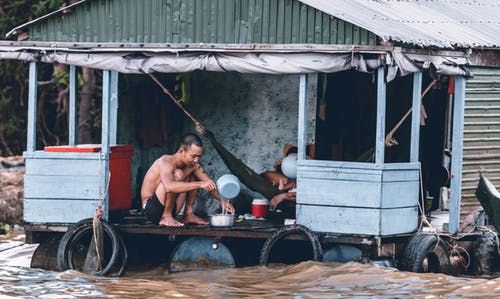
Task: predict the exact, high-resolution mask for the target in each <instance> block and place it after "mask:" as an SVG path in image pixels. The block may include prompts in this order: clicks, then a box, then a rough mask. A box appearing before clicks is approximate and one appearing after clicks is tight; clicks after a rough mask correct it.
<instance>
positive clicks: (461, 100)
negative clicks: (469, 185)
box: [449, 76, 465, 234]
mask: <svg viewBox="0 0 500 299" xmlns="http://www.w3.org/2000/svg"><path fill="white" fill-rule="evenodd" d="M464 109H465V78H464V77H459V76H456V77H455V96H454V103H453V136H452V155H451V184H450V187H451V202H450V223H449V233H450V234H456V233H458V229H459V227H460V205H461V196H462V161H463V139H464Z"/></svg>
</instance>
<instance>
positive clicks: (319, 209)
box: [297, 204, 380, 235]
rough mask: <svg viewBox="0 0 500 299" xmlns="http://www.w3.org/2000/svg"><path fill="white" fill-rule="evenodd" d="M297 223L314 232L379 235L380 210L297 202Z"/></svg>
mask: <svg viewBox="0 0 500 299" xmlns="http://www.w3.org/2000/svg"><path fill="white" fill-rule="evenodd" d="M297 224H300V225H304V226H305V227H307V228H309V229H310V230H312V231H315V232H325V233H341V234H359V235H379V234H380V210H379V209H363V208H346V207H324V206H312V205H302V204H297Z"/></svg>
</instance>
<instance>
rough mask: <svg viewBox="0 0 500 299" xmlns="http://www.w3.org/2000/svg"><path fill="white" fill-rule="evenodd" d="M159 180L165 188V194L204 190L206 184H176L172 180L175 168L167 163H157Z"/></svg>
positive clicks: (162, 161)
mask: <svg viewBox="0 0 500 299" xmlns="http://www.w3.org/2000/svg"><path fill="white" fill-rule="evenodd" d="M159 162H160V163H159V167H160V180H161V183H162V184H163V188H165V192H169V193H184V192H189V191H191V190H196V189H200V188H204V189H205V188H206V185H207V184H206V183H205V184H203V182H176V181H175V179H174V170H175V167H174V166H173V165H172V164H171V163H169V162H168V161H164V160H161V161H159Z"/></svg>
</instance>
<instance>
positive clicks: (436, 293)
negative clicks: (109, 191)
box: [0, 234, 500, 298]
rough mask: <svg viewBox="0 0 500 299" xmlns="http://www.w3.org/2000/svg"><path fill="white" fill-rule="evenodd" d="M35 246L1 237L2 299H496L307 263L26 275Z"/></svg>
mask: <svg viewBox="0 0 500 299" xmlns="http://www.w3.org/2000/svg"><path fill="white" fill-rule="evenodd" d="M35 247H36V245H25V244H24V245H23V236H22V234H17V235H16V234H14V235H13V236H12V235H11V236H9V237H1V236H0V298H96V297H100V298H463V297H470V298H500V278H464V277H451V276H446V275H441V274H416V273H408V272H401V271H398V270H395V269H390V268H380V267H376V266H370V265H361V264H356V263H348V264H323V263H314V262H304V263H301V264H297V265H293V266H272V267H270V268H264V267H249V268H241V269H224V270H213V271H195V272H184V273H176V274H166V273H165V272H164V270H163V269H162V268H156V269H148V270H138V269H135V270H132V271H129V272H128V273H127V276H126V277H124V278H119V279H118V278H116V279H115V278H113V279H111V278H101V277H94V276H90V275H85V274H82V273H79V272H75V271H66V272H63V273H58V272H51V271H44V270H38V269H30V268H29V267H28V266H29V262H30V257H31V254H32V253H33V251H34V249H35Z"/></svg>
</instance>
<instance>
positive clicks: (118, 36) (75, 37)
mask: <svg viewBox="0 0 500 299" xmlns="http://www.w3.org/2000/svg"><path fill="white" fill-rule="evenodd" d="M29 33H30V40H36V41H61V42H62V41H64V42H130V43H134V42H137V43H201V42H203V43H221V44H233V43H237V44H245V43H263V44H268V43H269V44H290V43H314V44H356V45H375V44H376V36H375V35H374V34H373V33H370V32H368V31H367V30H365V29H362V28H360V27H357V26H354V25H352V24H350V23H346V22H344V21H342V20H339V19H337V18H334V17H331V16H329V15H328V14H325V13H323V12H321V11H319V10H317V9H314V8H312V7H310V6H307V5H305V4H302V3H300V2H299V1H297V0H234V1H233V0H94V1H88V2H86V3H83V4H82V5H79V6H77V7H74V8H73V10H72V11H71V13H68V14H60V15H57V16H54V17H51V18H48V19H46V20H42V21H40V22H38V23H35V24H33V25H32V26H31V27H30V32H29Z"/></svg>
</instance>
